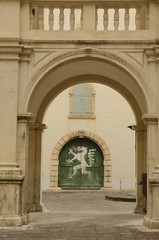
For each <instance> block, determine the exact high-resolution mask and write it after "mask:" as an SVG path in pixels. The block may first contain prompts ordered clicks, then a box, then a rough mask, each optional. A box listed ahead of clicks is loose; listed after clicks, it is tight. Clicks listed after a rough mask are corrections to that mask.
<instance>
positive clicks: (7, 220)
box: [0, 214, 28, 227]
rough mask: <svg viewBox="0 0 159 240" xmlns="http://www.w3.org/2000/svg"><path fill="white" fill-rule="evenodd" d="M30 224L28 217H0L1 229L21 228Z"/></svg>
mask: <svg viewBox="0 0 159 240" xmlns="http://www.w3.org/2000/svg"><path fill="white" fill-rule="evenodd" d="M26 224H28V215H27V214H26V215H23V216H0V227H20V226H22V225H26Z"/></svg>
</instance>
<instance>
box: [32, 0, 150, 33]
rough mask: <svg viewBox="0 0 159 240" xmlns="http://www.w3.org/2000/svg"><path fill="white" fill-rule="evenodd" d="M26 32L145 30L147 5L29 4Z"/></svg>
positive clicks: (40, 2) (139, 3) (135, 2)
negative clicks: (28, 29) (27, 28)
mask: <svg viewBox="0 0 159 240" xmlns="http://www.w3.org/2000/svg"><path fill="white" fill-rule="evenodd" d="M30 29H31V30H48V31H70V30H74V31H77V30H79V31H81V30H96V31H125V30H133V31H135V30H148V29H149V3H148V1H143V0H138V1H130V0H129V1H122V2H121V1H118V0H116V1H111V0H110V1H98V2H97V1H90V0H88V1H76V0H75V1H68V0H65V1H51V0H50V1H46V2H45V1H40V0H39V1H37V0H35V1H34V2H30Z"/></svg>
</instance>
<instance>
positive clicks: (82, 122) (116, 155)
mask: <svg viewBox="0 0 159 240" xmlns="http://www.w3.org/2000/svg"><path fill="white" fill-rule="evenodd" d="M93 86H94V87H95V92H96V94H95V116H96V118H95V119H70V118H68V115H69V89H67V90H65V91H64V92H62V93H61V94H60V95H59V96H58V97H57V98H56V99H55V100H54V101H53V102H52V103H51V105H50V106H49V108H48V110H47V111H46V114H45V117H44V120H43V122H44V123H45V124H46V125H47V129H46V130H45V131H44V133H43V145H42V189H43V190H47V189H49V188H50V161H51V153H52V151H53V148H54V147H55V145H56V144H57V142H58V141H59V139H60V138H61V137H63V136H64V135H65V134H67V133H70V132H74V131H77V130H85V131H90V132H92V133H95V134H97V135H98V136H99V137H101V138H102V139H103V140H104V141H105V143H106V144H107V145H108V147H109V149H110V153H111V160H112V183H111V184H112V188H113V189H117V190H120V189H134V188H135V184H136V180H135V140H134V137H135V136H134V132H132V131H130V129H128V128H127V126H129V125H131V124H134V123H135V119H134V115H133V112H132V110H131V108H130V106H129V104H128V103H127V102H126V100H125V99H124V98H123V97H122V96H121V95H120V94H119V93H117V92H116V91H115V90H113V89H111V88H109V87H106V86H103V85H101V84H95V83H94V84H93ZM119 103H120V104H119ZM119 105H120V107H119Z"/></svg>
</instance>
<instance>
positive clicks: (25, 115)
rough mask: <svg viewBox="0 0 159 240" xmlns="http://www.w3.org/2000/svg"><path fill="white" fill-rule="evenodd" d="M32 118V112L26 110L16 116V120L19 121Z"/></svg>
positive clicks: (25, 121)
mask: <svg viewBox="0 0 159 240" xmlns="http://www.w3.org/2000/svg"><path fill="white" fill-rule="evenodd" d="M33 118H34V116H33V114H32V113H30V112H28V113H20V114H18V116H17V119H18V122H19V123H27V122H29V121H30V120H32V119H33Z"/></svg>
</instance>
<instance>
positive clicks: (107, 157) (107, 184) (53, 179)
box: [50, 130, 112, 190]
mask: <svg viewBox="0 0 159 240" xmlns="http://www.w3.org/2000/svg"><path fill="white" fill-rule="evenodd" d="M76 138H87V139H90V140H92V141H93V142H95V143H96V144H97V145H98V146H99V147H100V149H101V151H102V153H103V157H104V162H103V165H104V183H103V188H104V189H111V186H112V160H111V153H110V150H109V148H108V146H107V144H106V143H105V141H104V140H103V139H102V138H100V137H99V136H97V135H96V134H94V133H92V132H89V131H85V130H79V131H74V132H71V133H68V134H66V135H64V136H63V137H62V138H61V139H60V140H59V141H58V142H57V144H56V145H55V147H54V149H53V151H52V154H51V163H50V164H51V167H50V189H52V190H55V189H60V188H59V187H58V165H59V154H60V151H61V149H62V148H63V147H64V145H65V144H66V143H68V142H69V141H71V140H73V139H76Z"/></svg>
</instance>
